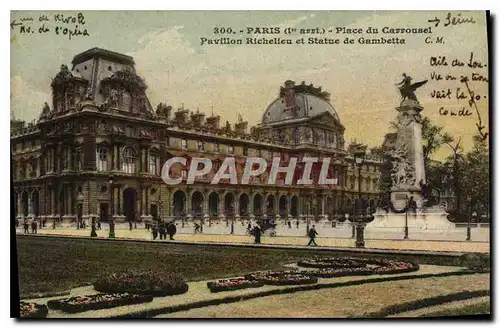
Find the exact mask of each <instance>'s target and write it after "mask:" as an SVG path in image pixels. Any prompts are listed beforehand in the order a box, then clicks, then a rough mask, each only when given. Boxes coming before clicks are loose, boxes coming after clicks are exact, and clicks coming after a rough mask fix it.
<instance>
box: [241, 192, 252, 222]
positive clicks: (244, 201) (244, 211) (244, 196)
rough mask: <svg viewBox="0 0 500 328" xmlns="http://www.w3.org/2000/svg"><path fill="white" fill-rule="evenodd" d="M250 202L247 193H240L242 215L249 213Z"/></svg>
mask: <svg viewBox="0 0 500 328" xmlns="http://www.w3.org/2000/svg"><path fill="white" fill-rule="evenodd" d="M249 202H250V198H249V197H248V195H247V194H245V193H243V194H241V195H240V213H239V214H240V216H246V215H248V204H249Z"/></svg>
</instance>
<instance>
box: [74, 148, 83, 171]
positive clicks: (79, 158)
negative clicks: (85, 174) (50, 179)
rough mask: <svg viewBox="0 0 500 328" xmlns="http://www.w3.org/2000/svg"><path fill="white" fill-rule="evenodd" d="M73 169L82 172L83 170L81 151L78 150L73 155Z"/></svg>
mask: <svg viewBox="0 0 500 328" xmlns="http://www.w3.org/2000/svg"><path fill="white" fill-rule="evenodd" d="M75 167H76V170H77V171H82V170H83V154H82V150H81V149H78V150H77V151H76V155H75Z"/></svg>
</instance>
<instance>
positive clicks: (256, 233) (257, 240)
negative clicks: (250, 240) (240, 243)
mask: <svg viewBox="0 0 500 328" xmlns="http://www.w3.org/2000/svg"><path fill="white" fill-rule="evenodd" d="M261 234H262V230H261V229H260V227H259V226H258V225H255V227H254V228H253V235H254V237H255V243H256V244H260V236H261Z"/></svg>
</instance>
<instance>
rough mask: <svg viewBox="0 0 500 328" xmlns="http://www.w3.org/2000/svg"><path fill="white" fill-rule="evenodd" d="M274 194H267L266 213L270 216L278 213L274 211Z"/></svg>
mask: <svg viewBox="0 0 500 328" xmlns="http://www.w3.org/2000/svg"><path fill="white" fill-rule="evenodd" d="M274 201H275V200H274V195H269V196H267V199H266V214H267V215H268V216H274V215H275V214H276V213H274Z"/></svg>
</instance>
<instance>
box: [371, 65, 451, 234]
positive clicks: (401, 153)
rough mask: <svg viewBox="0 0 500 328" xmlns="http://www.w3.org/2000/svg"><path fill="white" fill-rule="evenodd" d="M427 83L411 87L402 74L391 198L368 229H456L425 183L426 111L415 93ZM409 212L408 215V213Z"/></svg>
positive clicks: (393, 157)
mask: <svg viewBox="0 0 500 328" xmlns="http://www.w3.org/2000/svg"><path fill="white" fill-rule="evenodd" d="M425 83H427V80H425V81H421V82H416V83H412V78H411V77H410V76H408V75H406V74H403V80H402V81H401V82H400V83H399V84H397V86H398V87H399V91H400V92H401V97H402V100H401V103H400V105H399V106H398V107H396V110H397V111H398V116H397V120H396V127H397V132H396V139H395V143H394V146H393V149H392V150H391V151H390V153H389V157H390V158H391V164H392V170H391V179H392V188H391V192H390V198H389V197H387V198H386V199H385V201H386V202H387V203H388V204H386V205H388V206H383V208H384V209H383V208H382V206H381V207H380V208H378V209H377V211H376V213H375V214H374V216H375V219H374V220H373V221H372V222H371V223H370V224H369V225H368V227H367V228H370V227H372V228H398V229H399V228H404V227H405V226H406V224H408V227H409V228H420V229H435V230H438V231H439V230H447V229H450V228H453V224H451V223H450V222H449V221H448V220H447V219H446V215H447V213H446V212H445V210H444V208H443V207H441V206H436V205H434V204H433V203H432V202H431V201H430V200H431V199H430V194H429V193H428V189H429V188H428V186H427V184H426V180H425V167H424V156H423V148H422V124H421V114H420V113H421V112H422V110H423V107H422V106H421V105H420V103H419V102H418V100H417V97H416V95H415V91H416V90H417V89H418V88H420V87H421V86H423V85H424V84H425ZM405 209H407V212H408V213H405Z"/></svg>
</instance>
